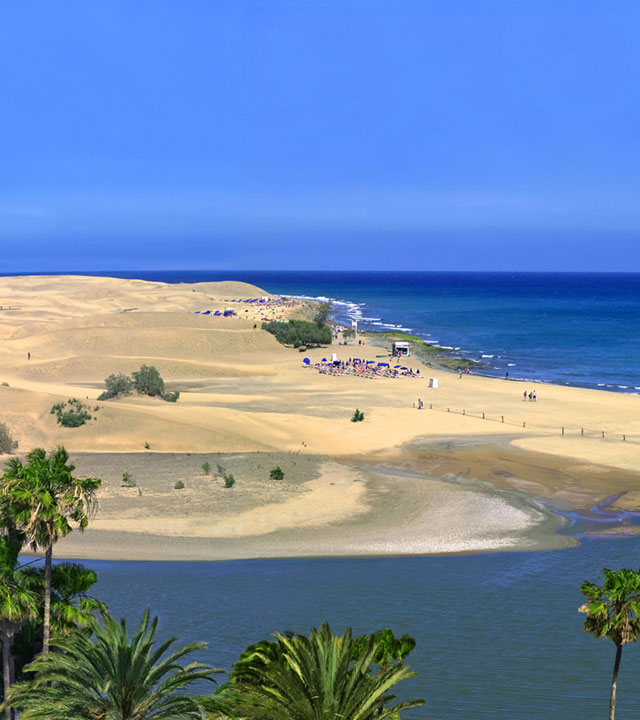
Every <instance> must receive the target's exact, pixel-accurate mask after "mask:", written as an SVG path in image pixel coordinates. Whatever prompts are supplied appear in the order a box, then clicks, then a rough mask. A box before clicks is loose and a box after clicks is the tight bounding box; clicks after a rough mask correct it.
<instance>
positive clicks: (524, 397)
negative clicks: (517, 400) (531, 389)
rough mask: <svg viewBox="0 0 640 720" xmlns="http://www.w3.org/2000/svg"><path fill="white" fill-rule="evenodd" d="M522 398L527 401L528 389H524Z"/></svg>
mask: <svg viewBox="0 0 640 720" xmlns="http://www.w3.org/2000/svg"><path fill="white" fill-rule="evenodd" d="M522 399H523V400H525V401H526V399H527V391H526V390H525V391H524V395H523V396H522Z"/></svg>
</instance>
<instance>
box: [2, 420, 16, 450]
mask: <svg viewBox="0 0 640 720" xmlns="http://www.w3.org/2000/svg"><path fill="white" fill-rule="evenodd" d="M17 447H18V443H17V442H16V441H15V440H14V439H13V438H12V437H11V434H10V433H9V428H8V427H7V426H6V425H5V424H4V423H0V453H10V452H12V451H13V450H15V449H16V448H17Z"/></svg>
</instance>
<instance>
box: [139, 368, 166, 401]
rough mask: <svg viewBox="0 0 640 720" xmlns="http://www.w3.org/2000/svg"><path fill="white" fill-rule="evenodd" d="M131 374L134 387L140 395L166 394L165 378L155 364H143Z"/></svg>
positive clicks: (155, 395)
mask: <svg viewBox="0 0 640 720" xmlns="http://www.w3.org/2000/svg"><path fill="white" fill-rule="evenodd" d="M131 375H132V377H133V387H134V388H135V390H136V392H138V393H140V395H150V396H151V397H157V396H160V397H162V396H163V395H164V380H163V379H162V378H161V377H160V373H159V372H158V371H157V369H156V368H155V367H153V365H142V366H141V367H140V370H136V371H134V372H132V373H131ZM176 400H177V398H176Z"/></svg>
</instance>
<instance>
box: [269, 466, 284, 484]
mask: <svg viewBox="0 0 640 720" xmlns="http://www.w3.org/2000/svg"><path fill="white" fill-rule="evenodd" d="M269 477H270V478H271V480H284V471H283V470H282V468H281V467H280V465H278V467H274V468H273V470H272V471H271V472H270V473H269Z"/></svg>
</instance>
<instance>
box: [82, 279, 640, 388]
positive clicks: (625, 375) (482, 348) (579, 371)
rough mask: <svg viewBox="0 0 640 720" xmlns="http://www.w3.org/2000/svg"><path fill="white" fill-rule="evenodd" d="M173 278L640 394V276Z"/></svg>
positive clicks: (514, 367)
mask: <svg viewBox="0 0 640 720" xmlns="http://www.w3.org/2000/svg"><path fill="white" fill-rule="evenodd" d="M83 274H101V275H112V276H117V277H129V278H130V277H135V278H141V279H145V280H161V281H165V282H198V281H205V280H223V279H224V280H229V279H232V280H244V281H246V282H250V283H253V284H255V285H258V286H260V287H262V288H264V289H265V290H268V291H269V292H273V293H278V294H287V295H302V296H307V297H324V298H328V299H331V300H332V301H333V302H334V316H335V317H336V319H337V320H339V321H343V322H350V320H351V318H354V317H357V318H358V320H359V327H360V328H369V329H372V330H383V329H398V330H405V331H407V332H411V333H413V334H416V335H420V336H422V337H424V338H425V339H426V340H428V341H429V342H432V343H437V344H440V345H442V346H445V347H451V348H456V352H458V353H460V354H461V355H464V356H466V357H470V358H473V359H475V360H479V361H480V362H481V363H482V364H483V368H482V370H480V372H482V373H485V374H488V375H496V376H502V377H504V374H505V372H507V371H508V372H509V376H510V377H511V378H513V379H527V380H539V381H542V382H552V383H558V384H569V385H580V386H584V387H593V388H600V389H606V390H613V391H618V392H630V393H637V392H640V274H638V273H613V274H611V273H610V274H604V273H602V274H600V273H486V272H483V273H477V272H334V271H332V272H307V271H304V272H303V271H295V272H273V271H269V272H256V271H247V272H240V271H227V270H225V271H157V272H141V271H140V272H109V273H83Z"/></svg>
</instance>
